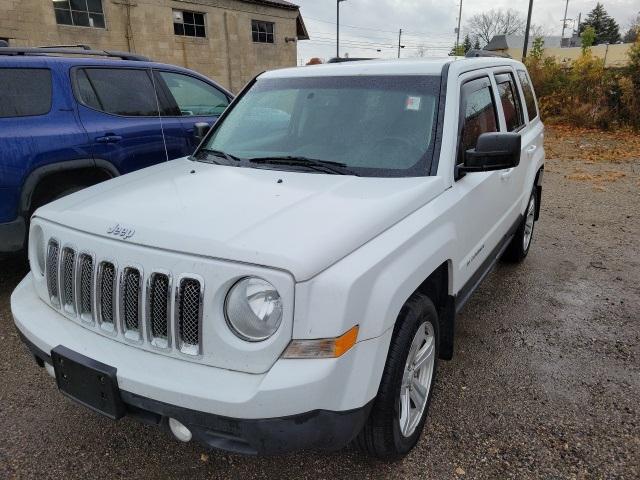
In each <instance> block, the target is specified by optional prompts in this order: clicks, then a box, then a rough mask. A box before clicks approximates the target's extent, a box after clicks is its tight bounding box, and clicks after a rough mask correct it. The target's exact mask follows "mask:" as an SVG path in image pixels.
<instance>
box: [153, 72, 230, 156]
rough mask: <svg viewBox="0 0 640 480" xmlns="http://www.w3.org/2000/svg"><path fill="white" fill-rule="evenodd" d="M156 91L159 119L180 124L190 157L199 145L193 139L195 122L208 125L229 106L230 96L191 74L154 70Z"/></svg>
mask: <svg viewBox="0 0 640 480" xmlns="http://www.w3.org/2000/svg"><path fill="white" fill-rule="evenodd" d="M154 72H155V73H154V74H155V79H156V85H157V86H158V90H159V91H160V90H162V91H163V92H162V94H161V95H160V98H161V99H162V105H163V106H162V113H163V119H166V122H173V121H180V122H181V124H182V127H183V129H184V136H185V139H186V142H187V149H186V150H185V152H184V155H189V154H191V153H192V152H193V151H194V150H195V148H196V147H197V146H198V143H200V140H199V139H198V138H196V137H195V136H194V133H195V128H194V127H195V124H196V123H207V124H208V125H209V126H212V125H213V124H214V123H215V122H216V120H218V117H220V115H221V114H222V112H224V110H225V109H226V108H227V106H228V105H229V103H230V100H231V97H230V95H229V94H227V93H226V92H224V91H222V90H221V89H219V88H218V87H216V86H215V85H213V84H212V83H209V82H206V81H204V80H203V79H201V78H198V77H196V76H194V75H189V74H187V73H183V72H173V71H169V70H154Z"/></svg>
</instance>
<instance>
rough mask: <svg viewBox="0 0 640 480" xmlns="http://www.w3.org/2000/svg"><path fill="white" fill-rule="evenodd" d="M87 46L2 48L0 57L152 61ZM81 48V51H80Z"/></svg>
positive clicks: (130, 54)
mask: <svg viewBox="0 0 640 480" xmlns="http://www.w3.org/2000/svg"><path fill="white" fill-rule="evenodd" d="M84 47H86V45H75V46H73V47H66V46H65V47H59V46H54V47H0V55H14V56H18V55H20V56H30V55H35V56H37V55H52V54H55V55H88V56H96V57H114V58H121V59H122V60H133V61H138V62H149V61H150V59H149V58H148V57H145V56H143V55H137V54H135V53H131V52H118V51H115V50H90V49H89V50H86V49H85V48H84ZM79 48H80V50H78V49H79Z"/></svg>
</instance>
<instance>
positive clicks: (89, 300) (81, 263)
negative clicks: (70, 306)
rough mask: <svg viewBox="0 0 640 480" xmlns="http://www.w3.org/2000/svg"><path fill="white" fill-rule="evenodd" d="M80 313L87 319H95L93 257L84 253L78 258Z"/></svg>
mask: <svg viewBox="0 0 640 480" xmlns="http://www.w3.org/2000/svg"><path fill="white" fill-rule="evenodd" d="M78 277H79V280H78V283H77V285H78V286H77V292H78V293H77V295H78V296H79V300H78V311H79V312H78V313H79V314H80V317H81V318H82V319H83V320H85V321H89V322H90V321H93V258H92V257H91V255H89V254H86V253H82V254H80V257H79V259H78Z"/></svg>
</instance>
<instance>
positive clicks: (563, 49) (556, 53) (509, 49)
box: [484, 35, 633, 67]
mask: <svg viewBox="0 0 640 480" xmlns="http://www.w3.org/2000/svg"><path fill="white" fill-rule="evenodd" d="M542 38H543V40H544V55H545V56H546V57H555V58H556V59H557V60H558V61H561V62H563V61H571V60H575V59H577V58H578V57H580V55H581V54H582V48H581V46H580V45H581V44H582V42H581V41H580V37H577V36H574V37H571V38H562V37H560V36H552V37H542ZM533 40H534V39H533V38H531V37H529V47H528V51H529V52H531V47H532V46H533ZM631 45H633V44H631V43H620V44H615V45H595V46H593V47H591V53H592V55H594V56H595V57H597V58H602V59H603V60H604V61H605V66H606V67H621V66H624V65H626V64H627V63H628V62H629V57H628V55H627V53H628V51H629V48H630V47H631ZM523 47H524V37H523V36H520V35H495V36H494V37H493V38H492V39H491V41H490V42H489V43H488V44H487V46H486V47H484V50H489V51H492V52H498V53H501V54H504V55H509V56H510V57H511V58H515V59H516V60H520V59H522V50H523Z"/></svg>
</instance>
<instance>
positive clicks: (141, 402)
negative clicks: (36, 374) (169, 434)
mask: <svg viewBox="0 0 640 480" xmlns="http://www.w3.org/2000/svg"><path fill="white" fill-rule="evenodd" d="M18 333H19V334H20V338H21V339H22V341H23V342H24V343H25V345H26V346H27V348H28V349H29V350H30V352H31V353H32V354H33V356H34V357H35V359H36V362H37V363H38V365H39V366H41V367H44V366H45V364H49V365H51V364H52V361H51V356H50V355H49V354H47V353H46V352H43V351H42V350H40V349H39V348H38V347H37V346H36V345H34V344H33V343H32V342H30V341H29V340H28V339H27V337H25V336H24V335H23V334H22V332H20V331H18ZM120 395H121V397H122V401H123V402H124V404H125V409H126V414H127V416H131V417H134V418H136V419H138V420H140V421H142V422H144V423H147V424H152V425H157V426H160V427H161V428H163V429H165V430H167V431H169V419H170V418H174V419H176V420H178V421H179V422H180V423H182V424H183V425H185V426H186V427H187V428H188V429H189V430H190V431H191V433H192V435H193V439H194V440H195V441H198V442H200V443H202V444H203V445H207V446H209V447H211V448H215V449H219V450H225V451H229V452H234V453H242V454H249V455H278V454H282V453H287V452H292V451H297V450H308V449H314V450H337V449H340V448H342V447H344V446H345V445H347V444H348V443H349V442H350V441H351V440H353V438H354V437H355V436H356V435H357V434H358V432H360V430H362V427H363V426H364V424H365V422H366V420H367V417H368V416H369V411H370V410H371V407H372V404H373V400H372V401H370V402H369V403H367V404H366V405H365V406H363V407H361V408H357V409H354V410H349V411H343V412H333V411H329V410H314V411H311V412H307V413H304V414H300V415H291V416H287V417H279V418H264V419H239V418H228V417H223V416H220V415H213V414H210V413H205V412H199V411H196V410H190V409H188V408H182V407H179V406H176V405H170V404H168V403H163V402H159V401H157V400H153V399H151V398H146V397H143V396H140V395H136V394H135V393H131V392H127V391H124V390H121V391H120Z"/></svg>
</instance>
